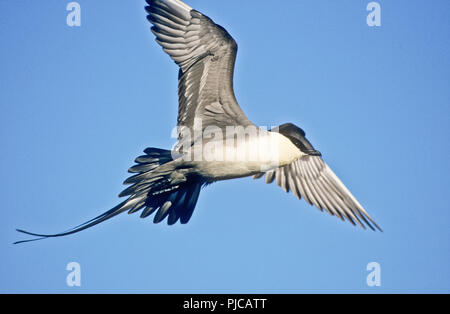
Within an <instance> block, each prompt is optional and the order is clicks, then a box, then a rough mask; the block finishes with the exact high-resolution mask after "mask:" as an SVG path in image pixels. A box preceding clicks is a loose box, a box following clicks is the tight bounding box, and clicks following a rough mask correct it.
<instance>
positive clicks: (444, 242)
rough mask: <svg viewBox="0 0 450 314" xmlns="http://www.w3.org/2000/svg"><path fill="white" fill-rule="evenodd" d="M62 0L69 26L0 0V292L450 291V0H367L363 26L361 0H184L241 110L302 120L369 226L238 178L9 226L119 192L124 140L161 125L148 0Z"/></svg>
mask: <svg viewBox="0 0 450 314" xmlns="http://www.w3.org/2000/svg"><path fill="white" fill-rule="evenodd" d="M78 2H79V4H80V5H81V10H82V11H81V27H73V28H71V27H69V26H67V24H66V16H67V14H68V13H69V12H68V11H66V5H67V3H69V1H63V0H52V1H25V0H17V1H0V12H1V16H2V18H1V19H0V36H1V40H2V48H1V50H0V69H1V71H0V73H1V75H0V105H1V115H0V144H1V155H0V177H1V179H2V183H1V189H0V197H1V200H2V205H1V211H0V237H1V244H0V257H1V259H0V278H1V279H0V292H61V293H78V292H84V293H92V292H148V293H171V292H176V293H194V292H198V293H209V292H211V293H228V292H238V293H301V292H359V293H380V292H450V268H449V266H448V265H449V262H450V243H449V239H450V224H449V223H450V221H449V220H450V211H449V186H450V179H449V174H450V173H449V172H450V171H449V170H450V166H449V156H450V150H449V134H450V132H449V131H450V127H449V125H450V110H449V108H450V88H449V87H450V86H449V78H450V42H449V38H450V36H449V35H450V34H449V31H450V22H449V19H448V12H450V2H449V1H448V0H435V1H432V3H430V1H424V0H415V1H406V0H397V1H379V3H380V4H381V10H382V11H381V14H382V15H381V23H382V24H381V27H375V28H373V27H369V26H368V25H367V23H366V17H367V15H368V13H369V12H367V11H366V6H367V4H368V3H369V2H370V1H369V0H365V1H360V0H345V1H335V0H327V1H317V0H305V1H298V0H295V1H294V0H289V1H278V2H273V1H266V0H259V1H256V0H245V1H237V0H228V1H219V0H190V1H187V3H188V4H189V5H190V6H192V7H194V8H196V9H197V10H199V11H201V12H203V13H205V14H206V15H208V16H210V17H211V18H213V19H214V21H215V22H216V23H218V24H221V25H222V26H224V27H225V28H226V29H227V30H228V31H229V32H230V34H231V35H232V36H233V37H234V38H235V40H236V41H237V42H238V44H239V53H238V59H237V64H236V77H235V90H236V95H237V98H238V100H239V102H240V104H241V106H242V108H243V110H244V112H245V113H246V114H247V115H248V116H249V117H250V119H251V120H252V121H253V122H255V123H257V124H258V125H264V126H265V125H267V126H272V125H278V124H281V123H284V122H293V123H295V124H297V125H299V126H301V127H302V128H303V129H304V130H305V131H306V133H307V136H308V138H309V140H311V142H312V143H313V144H314V145H315V146H316V148H317V149H318V150H320V151H321V152H322V153H323V155H324V159H325V160H326V162H327V163H328V164H329V165H330V167H331V168H332V169H334V170H335V172H336V173H337V175H338V176H339V177H340V178H341V179H342V181H343V182H344V183H345V184H346V185H347V186H348V187H349V189H350V190H351V191H352V192H353V194H354V195H355V196H356V197H357V198H358V199H359V200H360V202H361V203H362V204H363V205H364V206H365V207H366V208H367V210H368V211H369V213H370V214H371V215H372V216H373V217H374V218H375V220H376V221H377V222H378V223H379V224H380V225H381V227H382V228H383V229H384V230H385V232H384V233H375V232H371V231H363V230H361V229H358V228H355V227H352V226H351V225H350V224H348V223H342V222H340V221H339V220H337V219H336V218H334V217H330V216H328V215H326V214H323V213H320V212H319V211H318V210H316V209H314V208H312V207H310V206H309V205H307V204H306V203H305V202H304V201H303V200H302V201H298V200H297V199H296V198H295V197H294V196H292V195H287V194H285V193H284V192H283V191H282V190H281V189H280V188H279V187H277V186H275V185H265V184H264V183H263V181H253V180H251V179H249V178H247V179H241V180H234V181H229V182H222V183H217V184H214V185H212V186H209V187H207V188H205V189H204V190H203V191H202V193H201V195H200V200H199V202H198V205H197V208H196V210H195V213H194V216H193V218H192V220H191V223H190V224H188V225H185V226H181V225H176V226H173V227H168V226H167V225H166V224H161V225H153V223H152V220H151V219H147V220H141V219H140V218H139V217H138V216H136V215H135V216H128V215H126V214H123V215H120V216H118V217H115V218H114V219H113V220H110V221H108V222H106V223H103V224H101V225H99V226H97V227H95V228H92V229H89V230H87V231H84V232H82V233H80V234H77V235H74V236H70V237H66V238H59V239H49V240H45V241H41V242H35V243H29V244H24V245H20V246H14V245H12V243H13V242H14V241H17V240H22V239H24V238H25V237H24V236H22V235H20V234H18V233H16V232H15V228H24V229H29V230H31V231H36V232H44V233H45V232H46V233H52V232H60V231H64V230H66V229H68V228H70V227H73V226H75V225H78V224H80V223H82V222H84V221H86V220H88V219H90V218H93V217H94V216H97V215H98V214H100V213H102V212H104V211H105V210H108V209H110V208H111V207H113V206H115V205H116V204H118V202H119V199H118V198H117V195H118V193H119V192H120V191H121V190H122V189H123V186H122V182H123V181H124V180H125V179H126V178H127V176H128V174H127V172H126V171H127V169H128V168H129V167H130V166H131V165H132V164H133V160H134V158H135V157H137V156H138V155H140V154H141V152H142V151H143V150H144V149H145V148H147V147H161V148H170V147H171V146H172V145H173V143H174V139H173V138H171V131H172V129H173V127H174V126H175V124H176V114H177V67H176V65H175V64H174V63H173V62H172V61H171V60H170V59H169V57H168V56H167V55H165V54H164V53H163V51H162V50H161V48H160V47H159V46H158V45H157V44H156V43H155V42H154V36H153V35H152V34H151V32H150V30H149V28H150V25H149V24H148V22H147V20H146V14H145V11H144V4H145V2H144V1H143V0H136V1H118V0H116V1H110V0H108V1H106V0H96V1H91V0H79V1H78ZM70 262H77V263H79V265H80V266H81V287H68V286H67V284H66V276H67V275H68V274H69V272H68V271H67V270H66V265H67V264H68V263H70ZM370 262H377V263H379V265H380V267H381V287H369V286H368V285H367V283H366V277H367V275H368V274H369V272H368V271H367V270H366V266H367V264H368V263H370Z"/></svg>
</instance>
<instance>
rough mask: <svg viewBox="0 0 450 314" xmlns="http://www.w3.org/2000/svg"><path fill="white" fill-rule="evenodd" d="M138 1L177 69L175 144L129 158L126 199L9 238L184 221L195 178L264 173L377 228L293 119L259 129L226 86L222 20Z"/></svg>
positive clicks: (229, 56) (228, 70)
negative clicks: (134, 221)
mask: <svg viewBox="0 0 450 314" xmlns="http://www.w3.org/2000/svg"><path fill="white" fill-rule="evenodd" d="M146 2H147V4H148V6H147V7H146V8H145V9H146V12H147V13H148V16H147V18H148V20H149V21H150V23H151V24H153V26H152V28H151V30H152V32H153V34H154V35H155V36H156V42H157V43H158V44H159V45H160V46H161V47H162V48H163V50H164V51H165V52H166V53H167V54H168V55H169V56H170V57H171V58H172V60H173V61H175V63H176V64H177V65H178V66H179V68H180V69H179V76H178V77H179V86H178V95H179V112H178V123H177V124H178V133H179V137H178V144H177V145H176V146H175V148H174V149H173V150H164V149H158V148H148V149H146V150H145V151H144V152H145V155H143V156H140V157H138V158H137V159H136V165H135V166H133V167H132V168H130V169H129V172H130V173H132V174H133V176H132V177H130V178H128V179H127V180H126V181H125V183H124V184H126V185H130V186H129V187H128V188H127V189H125V190H124V191H123V192H122V193H121V194H120V195H119V196H120V197H127V199H126V200H125V201H124V202H122V203H120V204H119V205H117V206H116V207H114V208H112V209H111V210H109V211H107V212H105V213H103V214H102V215H100V216H98V217H96V218H94V219H92V220H90V221H88V222H86V223H84V224H82V225H80V226H78V227H75V228H73V229H70V230H68V231H66V232H63V233H58V234H37V233H31V232H27V231H24V230H18V231H19V232H21V233H25V234H28V235H31V236H34V237H37V238H34V239H31V240H25V241H18V242H16V243H23V242H29V241H36V240H41V239H45V238H52V237H61V236H67V235H70V234H74V233H77V232H80V231H82V230H85V229H87V228H90V227H93V226H95V225H97V224H99V223H101V222H103V221H105V220H108V219H110V218H112V217H115V216H117V215H119V214H121V213H124V212H128V213H129V214H133V213H137V212H140V216H141V218H147V217H149V216H150V215H152V214H155V213H156V214H155V215H154V219H153V220H154V223H160V222H162V221H164V220H165V219H167V222H168V224H169V225H173V224H176V223H177V222H180V223H181V224H186V223H188V222H189V220H190V219H191V217H192V214H193V212H194V208H195V206H196V204H197V200H198V198H199V194H200V191H201V189H202V187H204V186H206V185H209V184H212V183H214V182H218V181H222V180H230V179H235V178H242V177H253V178H254V179H259V178H262V177H265V182H266V183H268V184H270V183H273V182H274V181H275V182H276V184H277V185H279V186H280V187H281V188H282V189H283V190H284V191H286V192H292V193H293V194H294V195H295V196H296V197H297V198H299V199H301V198H303V199H304V200H305V201H306V202H308V203H309V204H310V205H314V206H315V207H317V208H318V209H319V210H321V211H326V212H327V213H329V214H330V215H332V216H336V217H338V218H339V219H341V220H347V221H349V222H350V223H352V224H353V225H357V224H358V225H360V226H361V227H362V228H364V229H365V228H366V227H369V228H371V229H372V230H375V229H378V230H380V231H381V229H380V227H379V226H378V225H377V224H376V223H375V221H374V220H373V219H372V218H371V217H370V215H369V214H368V213H367V212H366V210H365V209H364V208H363V207H362V206H361V204H360V203H359V202H358V201H357V200H356V198H355V197H354V196H353V195H352V194H351V193H350V191H349V190H348V189H347V188H346V187H345V186H344V184H343V183H342V182H341V181H340V180H339V178H338V177H337V176H336V175H335V174H334V172H333V171H332V170H331V169H330V168H329V167H328V165H327V164H326V163H325V162H324V161H323V159H322V154H321V153H320V152H319V151H317V150H315V149H314V147H313V145H312V144H311V143H310V142H309V141H308V140H307V139H306V137H305V136H306V135H305V132H304V131H303V130H302V129H301V128H299V127H297V126H295V125H294V124H291V123H287V124H283V125H280V126H279V127H276V128H273V129H271V130H267V129H264V128H260V127H257V126H256V125H255V124H253V123H252V122H250V120H249V119H248V118H247V117H246V116H245V114H244V112H243V111H242V109H241V108H240V106H239V104H238V103H237V100H236V98H235V95H234V90H233V74H234V65H235V60H236V54H237V44H236V42H235V41H234V39H233V38H232V37H231V36H230V34H229V33H228V32H227V31H226V30H225V29H224V28H223V27H221V26H220V25H217V24H215V23H214V22H213V21H212V20H211V19H210V18H209V17H207V16H206V15H204V14H202V13H200V12H198V11H196V10H194V9H192V8H191V7H189V6H188V5H187V4H185V3H183V2H182V1H180V0H146ZM212 135H214V137H213V136H212ZM219 135H220V136H219Z"/></svg>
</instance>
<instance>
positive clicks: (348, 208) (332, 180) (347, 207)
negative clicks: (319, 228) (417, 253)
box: [254, 156, 382, 231]
mask: <svg viewBox="0 0 450 314" xmlns="http://www.w3.org/2000/svg"><path fill="white" fill-rule="evenodd" d="M264 175H265V181H266V183H268V184H270V183H272V182H273V181H276V183H277V184H278V185H279V186H280V187H281V188H282V189H283V190H284V191H286V192H289V191H291V192H292V193H293V194H294V195H295V196H297V198H299V199H301V198H302V197H303V198H304V199H305V200H306V201H307V202H308V203H309V204H311V205H314V206H316V207H317V208H318V209H320V210H321V211H323V210H325V211H327V212H328V213H329V214H330V215H332V216H337V217H338V218H340V219H341V220H348V221H350V222H351V223H352V224H353V225H356V223H357V224H359V225H360V226H361V227H362V228H364V229H365V226H366V225H367V226H369V228H371V229H372V230H375V228H377V229H378V230H380V231H382V230H381V228H380V227H379V226H378V225H377V224H376V223H375V221H374V220H373V219H372V218H371V217H370V216H369V214H368V213H367V212H366V210H365V209H364V208H363V207H362V206H361V204H360V203H359V202H358V201H357V200H356V198H355V197H354V196H353V195H352V193H350V191H349V190H348V189H347V188H346V187H345V185H344V184H343V183H342V182H341V180H339V178H338V177H337V176H336V175H335V174H334V172H333V171H332V170H331V169H330V167H328V165H327V164H326V163H325V162H324V161H323V160H322V158H321V157H319V156H304V157H302V158H300V159H298V160H296V161H294V162H293V163H291V164H289V165H287V166H284V167H282V168H278V169H275V170H271V171H269V172H266V173H261V174H258V175H256V176H254V179H259V178H261V177H263V176H264Z"/></svg>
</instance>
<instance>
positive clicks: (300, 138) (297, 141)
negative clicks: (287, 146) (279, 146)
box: [271, 123, 322, 156]
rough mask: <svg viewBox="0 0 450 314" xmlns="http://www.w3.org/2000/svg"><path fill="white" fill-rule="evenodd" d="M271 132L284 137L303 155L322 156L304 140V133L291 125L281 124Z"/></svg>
mask: <svg viewBox="0 0 450 314" xmlns="http://www.w3.org/2000/svg"><path fill="white" fill-rule="evenodd" d="M271 132H277V133H280V134H282V135H284V136H285V137H287V138H288V139H289V140H290V141H291V142H292V143H293V144H294V145H295V146H297V147H298V148H299V149H300V150H301V151H302V152H303V153H305V154H308V155H311V156H322V154H321V153H320V152H319V151H317V150H315V149H314V147H313V146H312V144H311V143H310V142H309V141H308V140H307V139H306V133H305V131H303V130H302V129H301V128H299V127H298V126H296V125H294V124H292V123H285V124H282V125H280V126H279V127H277V128H275V129H272V130H271Z"/></svg>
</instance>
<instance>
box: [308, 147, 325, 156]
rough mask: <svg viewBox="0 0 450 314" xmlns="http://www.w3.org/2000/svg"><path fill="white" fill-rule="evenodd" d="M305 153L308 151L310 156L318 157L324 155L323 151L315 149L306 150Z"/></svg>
mask: <svg viewBox="0 0 450 314" xmlns="http://www.w3.org/2000/svg"><path fill="white" fill-rule="evenodd" d="M305 153H307V154H308V155H309V156H318V157H322V153H321V152H319V151H318V150H314V149H311V150H308V151H306V152H305Z"/></svg>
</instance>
